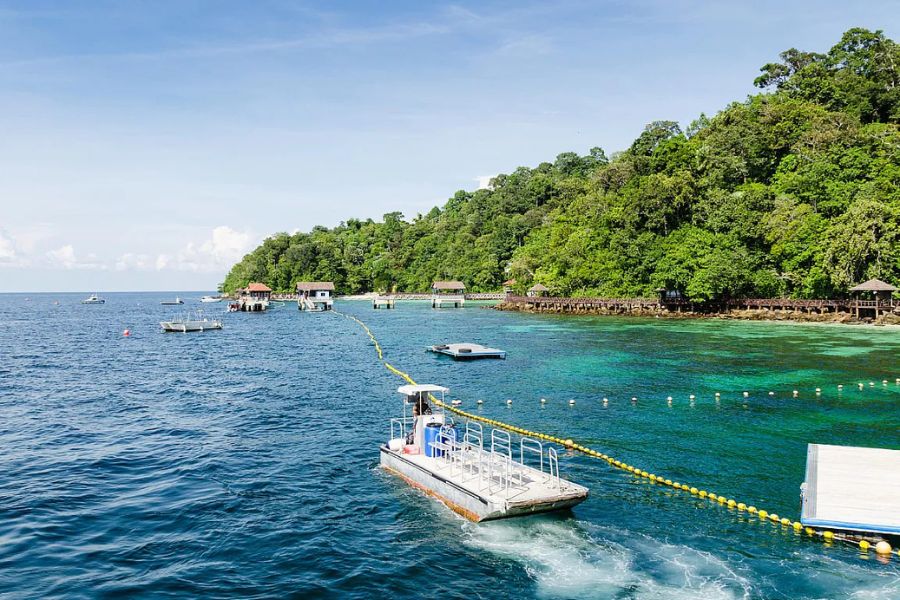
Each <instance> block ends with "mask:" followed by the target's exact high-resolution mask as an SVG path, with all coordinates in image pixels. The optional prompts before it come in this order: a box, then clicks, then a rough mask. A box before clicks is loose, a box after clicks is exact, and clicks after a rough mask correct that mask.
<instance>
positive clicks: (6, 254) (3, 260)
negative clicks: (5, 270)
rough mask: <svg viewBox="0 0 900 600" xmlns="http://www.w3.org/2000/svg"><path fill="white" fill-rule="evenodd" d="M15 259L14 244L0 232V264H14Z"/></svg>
mask: <svg viewBox="0 0 900 600" xmlns="http://www.w3.org/2000/svg"><path fill="white" fill-rule="evenodd" d="M16 259H17V256H16V244H15V242H13V239H12V238H11V237H9V236H8V235H7V234H5V233H4V232H3V231H0V264H12V263H15V262H16Z"/></svg>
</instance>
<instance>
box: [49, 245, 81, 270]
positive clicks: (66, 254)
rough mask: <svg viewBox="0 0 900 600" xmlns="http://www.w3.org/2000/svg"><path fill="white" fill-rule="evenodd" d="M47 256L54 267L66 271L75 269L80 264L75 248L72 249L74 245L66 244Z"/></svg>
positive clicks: (51, 251)
mask: <svg viewBox="0 0 900 600" xmlns="http://www.w3.org/2000/svg"><path fill="white" fill-rule="evenodd" d="M46 256H47V258H48V259H50V262H51V263H53V264H54V266H58V267H62V268H64V269H73V268H75V265H76V264H78V259H76V258H75V248H73V247H72V244H66V245H65V246H62V247H60V248H57V249H56V250H50V251H49V252H47V255H46Z"/></svg>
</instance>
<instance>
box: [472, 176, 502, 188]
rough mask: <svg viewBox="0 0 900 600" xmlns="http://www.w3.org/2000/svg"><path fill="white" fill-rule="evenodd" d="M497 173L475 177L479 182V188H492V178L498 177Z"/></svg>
mask: <svg viewBox="0 0 900 600" xmlns="http://www.w3.org/2000/svg"><path fill="white" fill-rule="evenodd" d="M496 176H497V175H479V176H478V177H476V178H475V181H477V182H478V189H479V190H489V189H491V179H493V178H494V177H496Z"/></svg>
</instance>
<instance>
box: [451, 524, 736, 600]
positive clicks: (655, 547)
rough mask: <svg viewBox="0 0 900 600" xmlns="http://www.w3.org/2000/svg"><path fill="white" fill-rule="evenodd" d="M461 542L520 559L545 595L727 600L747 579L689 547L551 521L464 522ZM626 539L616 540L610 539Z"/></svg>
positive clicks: (544, 596)
mask: <svg viewBox="0 0 900 600" xmlns="http://www.w3.org/2000/svg"><path fill="white" fill-rule="evenodd" d="M465 529H466V530H467V531H468V534H469V535H468V538H467V543H468V544H471V545H472V546H475V547H476V548H478V549H480V550H486V551H489V552H491V553H494V554H496V555H499V556H501V557H503V558H507V559H511V560H514V561H518V562H520V563H521V564H522V565H523V567H524V569H525V571H526V572H527V573H528V575H529V576H530V577H531V578H532V579H533V580H534V581H535V583H536V584H537V593H538V595H539V596H540V597H543V598H635V599H660V600H663V599H669V598H672V599H678V598H705V599H713V600H715V599H718V598H721V599H723V600H724V599H733V598H748V597H750V596H751V584H750V582H749V581H748V580H747V579H746V578H744V577H742V576H741V575H739V574H738V573H736V572H735V571H734V570H733V569H731V568H730V567H729V566H728V565H727V564H726V563H725V562H724V561H722V560H721V559H719V558H717V557H715V556H713V555H711V554H708V553H706V552H701V551H698V550H694V549H692V548H689V547H687V546H679V545H672V544H667V543H663V542H660V541H658V540H653V539H651V538H647V537H644V536H638V537H635V536H634V535H631V534H627V532H626V533H625V534H624V535H623V532H621V531H613V530H611V529H608V530H607V529H604V528H598V527H596V526H593V525H591V524H587V523H578V522H573V521H563V520H554V519H539V520H538V519H528V520H525V521H520V522H510V521H496V522H492V523H484V524H480V525H471V524H467V525H466V526H465ZM614 538H617V539H625V540H627V541H624V542H622V543H620V542H614V541H610V540H612V539H614Z"/></svg>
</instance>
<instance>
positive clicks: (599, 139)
mask: <svg viewBox="0 0 900 600" xmlns="http://www.w3.org/2000/svg"><path fill="white" fill-rule="evenodd" d="M897 8H898V7H897V4H896V2H887V1H873V2H865V1H860V2H831V1H821V2H790V1H786V0H781V1H779V2H770V1H767V0H765V1H762V2H753V3H749V2H741V3H734V4H731V3H726V2H694V1H688V0H673V1H664V0H645V1H637V2H624V1H621V2H609V1H598V2H579V1H572V2H546V1H543V2H528V1H518V2H477V3H474V2H472V3H470V2H457V3H453V4H441V3H429V2H293V1H265V0H256V1H253V2H229V1H222V0H178V1H169V2H166V1H157V2H150V1H140V2H138V1H128V0H122V1H109V2H104V1H95V2H75V1H68V2H41V1H39V0H30V1H27V2H8V1H7V2H4V1H2V0H0V291H56V290H59V291H64V290H72V291H93V290H100V291H113V290H153V289H158V290H179V289H196V290H202V289H214V288H215V286H216V284H217V283H218V282H220V281H222V279H223V278H224V276H225V273H226V272H227V269H228V267H229V266H230V265H231V263H232V262H233V261H235V260H237V259H239V258H240V257H241V256H242V255H243V254H244V253H245V252H246V251H248V250H250V249H252V248H253V247H254V246H255V245H256V244H257V243H259V241H260V240H262V239H263V238H264V237H265V236H267V235H269V234H271V233H273V232H276V231H294V230H298V229H299V230H308V229H310V228H311V227H312V226H314V225H317V224H323V225H328V226H332V225H335V224H337V223H339V222H340V221H342V220H346V219H347V218H350V217H357V218H368V217H372V218H379V217H380V215H382V214H384V213H385V212H389V211H393V210H400V211H402V212H403V213H404V214H405V215H406V216H407V217H413V216H415V214H416V213H419V212H427V211H428V210H429V209H430V208H431V207H432V206H434V205H436V204H441V203H443V202H444V201H445V200H446V199H447V198H448V197H450V196H452V195H453V193H454V191H456V190H458V189H475V188H477V187H478V185H479V181H480V180H483V178H485V177H488V176H491V175H495V174H497V173H501V172H509V171H511V170H513V169H515V168H516V167H517V166H520V165H528V166H532V165H536V164H538V163H540V162H542V161H545V160H552V159H553V158H554V157H555V156H556V155H557V154H559V153H560V152H565V151H576V152H579V153H586V152H587V151H588V149H589V148H591V147H592V146H601V147H603V148H604V149H606V151H607V153H612V152H614V151H616V150H621V149H623V148H625V147H627V146H628V145H629V144H630V142H631V140H632V139H634V137H636V136H637V135H638V134H639V133H640V131H641V129H642V127H643V126H644V124H646V123H648V122H649V121H652V120H657V119H672V120H677V121H679V122H681V123H682V124H687V123H689V122H690V121H691V120H692V119H694V118H696V116H697V115H699V114H700V113H701V112H706V113H707V114H713V113H715V112H716V111H717V110H719V109H721V108H723V107H724V106H725V105H726V104H727V103H729V102H731V101H733V100H741V99H743V98H745V97H746V95H747V94H750V93H753V92H754V88H753V87H752V81H753V79H754V77H755V76H756V74H757V72H758V69H759V67H760V66H761V65H763V64H764V63H766V62H769V61H772V60H774V59H776V58H777V55H778V53H779V52H781V51H782V50H784V49H786V48H789V47H792V46H795V47H798V48H801V49H806V50H817V51H824V50H827V49H828V48H829V47H830V46H831V45H832V44H833V43H834V42H836V41H837V40H838V38H839V37H840V34H841V33H842V32H843V31H844V30H846V29H848V28H850V27H853V26H862V27H868V28H870V29H883V30H884V31H885V32H886V33H887V35H888V36H890V37H893V38H895V39H896V38H898V37H900V10H897Z"/></svg>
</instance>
